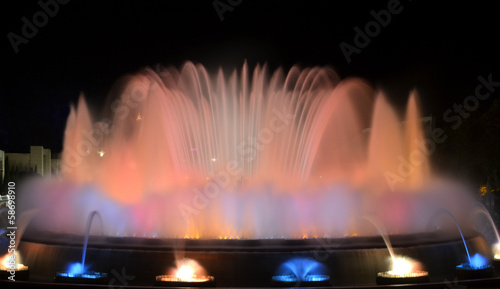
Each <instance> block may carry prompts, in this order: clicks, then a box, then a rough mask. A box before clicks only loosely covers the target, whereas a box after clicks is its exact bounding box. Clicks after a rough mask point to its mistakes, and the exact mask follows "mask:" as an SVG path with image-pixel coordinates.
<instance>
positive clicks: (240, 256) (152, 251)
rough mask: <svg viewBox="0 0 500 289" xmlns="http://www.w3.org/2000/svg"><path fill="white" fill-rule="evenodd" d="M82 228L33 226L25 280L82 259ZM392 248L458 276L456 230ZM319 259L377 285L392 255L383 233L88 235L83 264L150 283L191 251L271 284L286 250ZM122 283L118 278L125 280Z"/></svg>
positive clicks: (338, 281)
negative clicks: (62, 230)
mask: <svg viewBox="0 0 500 289" xmlns="http://www.w3.org/2000/svg"><path fill="white" fill-rule="evenodd" d="M465 235H466V241H467V245H468V247H469V251H472V252H477V253H481V254H483V255H485V256H490V255H491V251H490V247H489V245H488V244H487V242H486V241H485V240H484V238H483V237H481V236H479V235H478V234H477V233H475V232H467V233H466V234H465ZM83 239H84V237H83V236H77V235H67V234H56V233H50V232H36V233H35V232H30V233H28V234H26V235H25V236H24V237H23V241H22V242H21V243H20V246H19V250H20V252H21V255H22V256H23V260H24V261H23V262H24V263H25V264H27V265H29V267H30V271H31V272H30V281H33V282H53V278H54V276H55V275H56V273H57V272H60V271H64V270H65V269H66V268H67V266H68V264H69V263H72V262H77V261H79V260H80V259H81V255H82V247H83V245H82V244H83ZM390 239H391V242H392V244H393V247H394V251H395V254H398V255H403V256H408V257H410V258H412V259H415V260H418V261H419V262H421V263H422V264H423V266H424V269H425V270H426V271H428V272H429V279H430V281H431V282H444V281H445V280H454V279H455V266H456V264H460V263H462V262H463V261H464V258H466V255H465V250H464V244H463V242H462V241H461V238H460V236H458V235H455V234H448V233H444V232H431V233H419V234H408V235H391V236H390ZM297 257H299V258H301V257H303V258H309V259H314V260H316V261H318V262H321V263H322V264H323V265H324V266H325V267H326V268H327V270H328V271H329V272H328V276H329V277H330V280H329V282H330V284H331V285H332V286H374V285H376V278H377V274H378V273H379V272H384V271H387V270H388V269H389V267H390V258H389V253H388V250H387V248H386V247H385V244H384V242H383V240H382V238H381V237H380V236H369V237H344V238H317V239H264V240H234V239H233V240H219V239H217V240H215V239H211V240H192V239H157V238H137V237H106V236H90V238H89V244H88V250H87V257H86V260H87V261H86V264H88V265H89V266H90V270H93V271H98V272H107V273H108V276H109V278H110V282H118V281H119V280H121V282H126V283H127V285H137V286H154V284H155V280H156V276H159V275H165V274H167V271H168V269H169V268H171V267H173V266H174V264H175V260H176V258H191V259H194V260H196V261H197V262H199V263H200V264H201V266H203V267H204V268H205V270H206V271H207V273H208V274H209V275H210V276H214V277H215V279H217V286H222V287H226V286H227V287H261V286H270V285H272V278H273V276H274V275H275V273H276V269H277V268H278V267H279V266H280V265H281V264H282V263H283V262H286V261H287V260H289V259H291V258H297ZM122 285H123V284H122Z"/></svg>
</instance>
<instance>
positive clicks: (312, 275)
mask: <svg viewBox="0 0 500 289" xmlns="http://www.w3.org/2000/svg"><path fill="white" fill-rule="evenodd" d="M325 273H326V268H325V267H324V265H323V264H321V263H320V262H318V261H316V260H312V259H309V258H293V259H290V260H288V261H286V262H284V263H283V264H281V266H280V267H279V268H278V270H277V274H276V275H275V276H273V277H272V280H271V285H272V286H275V287H318V286H330V285H331V284H330V276H328V275H326V274H325Z"/></svg>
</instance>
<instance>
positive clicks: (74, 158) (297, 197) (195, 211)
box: [26, 62, 433, 239]
mask: <svg viewBox="0 0 500 289" xmlns="http://www.w3.org/2000/svg"><path fill="white" fill-rule="evenodd" d="M250 79H251V80H250ZM108 109H109V110H110V112H108V113H104V114H103V118H102V119H101V121H97V122H96V121H94V120H93V117H92V116H91V113H90V112H89V110H88V108H87V105H86V103H85V101H84V99H83V97H81V98H80V100H79V102H78V106H77V108H76V109H75V108H71V112H70V115H69V117H68V122H67V127H66V131H65V138H64V151H63V164H62V166H63V169H62V171H63V175H62V177H63V183H62V184H61V183H55V182H53V183H50V184H45V185H43V186H42V187H43V188H42V189H36V190H51V191H58V192H60V193H62V192H64V193H65V194H66V195H65V197H64V198H65V199H66V200H67V202H70V203H75V202H74V201H73V200H74V199H79V200H81V201H82V202H81V203H78V206H79V208H71V209H69V208H61V210H56V209H52V208H54V206H59V204H61V205H62V204H63V202H62V201H59V200H58V201H55V202H52V203H50V204H47V205H46V206H47V207H50V208H51V209H52V210H50V211H49V212H47V211H46V212H44V214H43V215H44V216H43V218H41V219H45V220H47V222H45V223H46V224H48V223H51V224H52V223H54V224H57V227H58V228H59V230H62V231H67V232H72V233H77V232H75V230H78V228H79V227H80V226H81V225H82V224H81V223H80V222H79V219H81V218H80V217H79V216H76V214H77V213H78V214H82V213H84V214H85V213H88V212H90V211H92V210H99V211H100V212H101V213H102V214H105V216H104V217H105V218H106V220H109V222H110V226H109V228H114V229H116V231H114V232H106V234H109V235H119V236H125V235H126V236H134V235H135V236H153V235H155V236H161V237H169V238H183V237H184V236H188V237H190V238H196V237H197V236H198V237H199V238H224V237H226V238H230V237H231V236H232V237H234V238H257V239H259V238H280V237H285V238H299V237H300V238H302V237H303V236H309V237H312V236H343V235H345V234H348V235H351V234H358V233H359V232H353V229H352V228H351V225H350V223H351V222H352V220H353V219H354V218H356V215H358V214H359V213H361V214H363V212H368V211H377V208H376V207H370V206H368V207H367V206H366V204H367V203H368V202H367V200H369V199H370V198H379V199H380V198H381V197H382V198H383V197H384V196H385V197H387V198H391V199H394V198H393V196H399V197H396V198H400V199H403V198H406V199H410V198H412V197H411V194H412V193H413V192H417V191H422V190H423V191H426V190H432V188H430V189H428V187H429V186H430V185H431V184H432V181H433V180H432V178H431V177H430V172H429V164H428V160H427V154H428V152H427V151H426V150H425V148H424V149H422V147H421V144H422V143H424V140H425V138H424V134H423V130H422V125H421V123H420V122H421V119H420V116H419V114H420V113H419V108H418V96H417V93H416V92H415V91H413V92H411V94H410V98H409V101H408V108H407V113H406V118H405V121H404V122H403V121H401V120H399V118H398V116H397V114H396V112H395V111H394V109H393V108H392V107H391V106H390V105H389V103H388V102H387V100H386V99H385V96H384V95H383V93H381V92H378V93H375V92H374V91H373V89H372V88H371V87H370V86H369V85H368V84H366V83H365V82H364V81H362V80H360V79H346V80H342V81H341V80H339V78H338V76H337V75H336V73H335V72H334V71H333V70H331V69H328V68H318V67H315V68H312V69H303V70H299V69H298V68H297V67H292V69H291V70H290V71H289V72H288V74H286V75H285V74H284V73H283V71H282V70H281V69H278V70H277V71H276V72H274V73H273V74H272V75H271V77H268V76H267V72H266V68H265V67H260V66H257V67H256V68H255V70H254V72H253V75H252V77H251V78H250V77H249V72H248V68H247V65H246V64H245V65H244V66H243V69H242V71H241V73H240V74H238V73H237V72H236V71H234V72H232V73H231V75H230V76H229V77H227V78H226V77H225V76H224V73H223V72H222V70H220V71H219V72H218V74H217V76H216V77H214V78H212V77H210V75H209V73H208V72H207V71H206V70H205V68H204V67H203V66H201V65H194V64H192V63H189V62H188V63H186V64H185V65H184V67H183V68H182V69H181V70H176V69H172V68H169V69H165V71H164V72H162V73H160V74H159V75H158V74H156V73H155V72H153V71H152V70H149V69H145V70H143V71H142V72H141V73H139V74H137V75H134V76H127V77H125V78H124V79H123V80H122V81H119V82H118V83H117V85H116V87H115V88H113V89H112V92H111V93H110V97H109V107H108ZM137 116H140V118H138V117H137ZM424 147H425V146H424ZM415 156H416V157H415ZM414 159H418V160H419V162H418V163H414V164H413V163H412V169H411V172H409V173H408V174H405V175H404V176H402V175H401V174H400V173H399V172H398V170H399V167H400V166H401V162H402V161H407V160H412V162H413V160H414ZM49 188H50V189H49ZM30 193H31V192H30ZM58 194H59V193H52V195H53V196H51V197H50V198H47V195H50V194H45V196H44V199H39V198H38V197H35V198H32V200H26V202H33V200H34V201H35V202H40V203H42V204H44V203H46V202H48V200H53V198H56V197H60V196H57V195H58ZM42 195H43V194H41V193H40V196H42ZM83 195H87V197H85V198H84V197H82V196H83ZM430 198H432V197H430V196H424V195H423V194H419V197H418V198H413V199H412V200H411V202H412V204H411V206H416V204H422V206H425V204H426V203H427V202H430V200H429V199H430ZM263 203H267V204H269V205H267V204H263ZM278 204H286V205H285V206H281V205H280V207H281V208H280V209H276V208H277V207H278V206H277V205H278ZM64 205H65V206H67V205H68V204H67V203H64ZM38 206H40V205H38ZM42 206H45V205H42ZM332 208H335V209H333V210H332ZM62 212H64V215H65V220H64V222H63V221H61V217H60V216H61V215H62V214H63V213H62ZM105 212H106V213H105ZM354 212H356V213H354ZM379 213H380V214H379V215H380V216H381V217H382V218H383V219H384V222H385V223H386V224H387V225H388V226H389V227H390V231H391V232H394V231H395V232H408V231H409V232H412V231H419V230H422V228H423V224H422V223H421V222H420V221H421V220H420V218H412V216H409V215H408V216H405V215H404V214H414V213H418V212H411V211H407V212H404V211H401V212H379ZM393 213H398V214H402V215H399V216H397V218H396V217H394V216H390V214H393ZM167 220H168V221H167ZM269 220H273V221H271V222H270V221H269ZM340 220H344V221H343V222H341V221H340ZM49 221H51V222H49ZM75 223H76V224H75ZM186 224H188V225H187V230H186ZM38 226H39V227H40V229H42V230H50V228H47V227H46V226H44V225H43V224H41V222H39V223H38Z"/></svg>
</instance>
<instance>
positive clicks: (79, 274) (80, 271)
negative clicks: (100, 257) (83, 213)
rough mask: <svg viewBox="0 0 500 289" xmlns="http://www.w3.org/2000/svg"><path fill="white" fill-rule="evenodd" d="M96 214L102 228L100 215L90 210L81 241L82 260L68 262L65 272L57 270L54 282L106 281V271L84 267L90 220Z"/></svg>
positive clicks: (93, 282)
mask: <svg viewBox="0 0 500 289" xmlns="http://www.w3.org/2000/svg"><path fill="white" fill-rule="evenodd" d="M96 216H97V217H98V218H99V220H100V222H101V230H102V228H103V223H102V219H101V215H100V214H99V212H97V211H92V212H91V213H90V214H89V217H88V219H87V226H86V230H85V239H84V241H83V250H82V262H81V263H72V264H70V266H69V269H68V271H67V272H58V273H57V274H56V277H55V278H54V279H55V281H56V282H66V283H91V284H96V283H97V284H102V283H106V282H107V281H108V275H107V273H101V272H94V271H89V270H88V267H85V257H86V255H87V245H88V240H89V235H90V228H91V226H92V221H93V220H94V217H96Z"/></svg>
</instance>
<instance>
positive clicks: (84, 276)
mask: <svg viewBox="0 0 500 289" xmlns="http://www.w3.org/2000/svg"><path fill="white" fill-rule="evenodd" d="M54 281H55V282H57V283H71V284H107V283H108V282H109V278H108V274H107V273H102V272H95V271H90V270H87V269H86V268H83V266H82V264H81V263H72V264H70V265H69V268H68V271H65V272H57V273H56V276H55V277H54Z"/></svg>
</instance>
